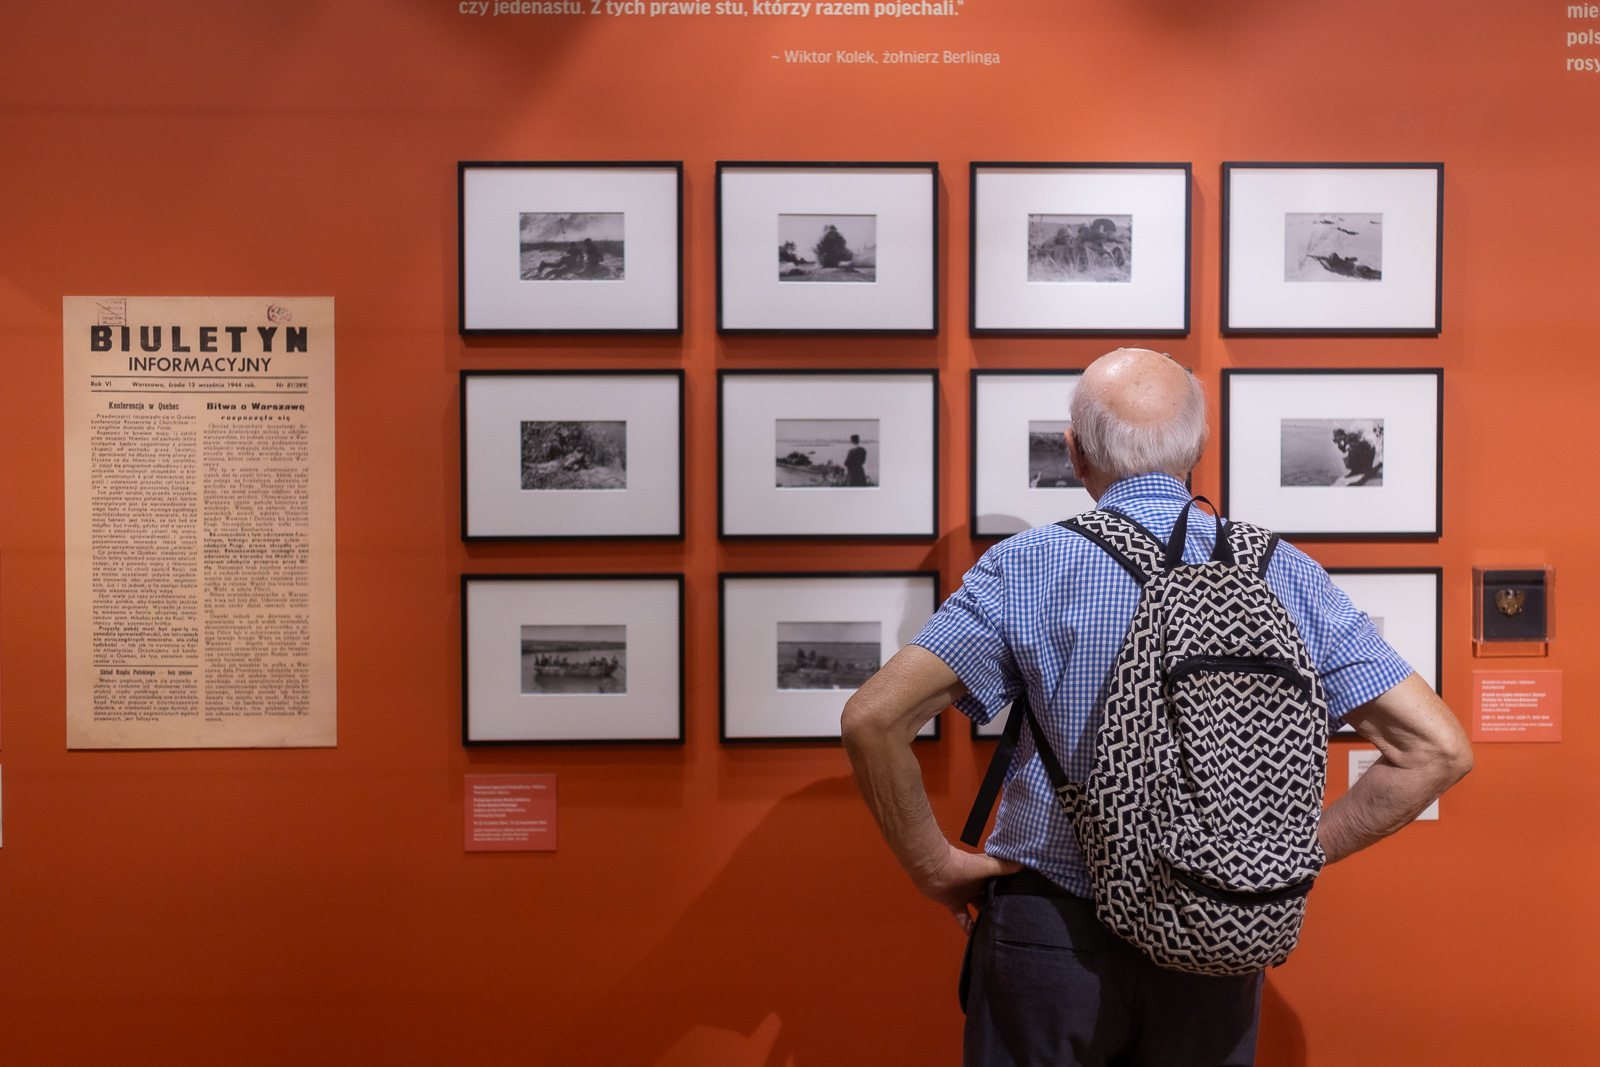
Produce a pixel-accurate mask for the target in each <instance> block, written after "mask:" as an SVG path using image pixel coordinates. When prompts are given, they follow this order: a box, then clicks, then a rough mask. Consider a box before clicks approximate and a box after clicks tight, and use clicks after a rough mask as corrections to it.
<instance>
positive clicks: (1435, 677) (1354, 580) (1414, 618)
mask: <svg viewBox="0 0 1600 1067" xmlns="http://www.w3.org/2000/svg"><path fill="white" fill-rule="evenodd" d="M1328 576H1329V577H1330V578H1332V579H1333V584H1334V585H1337V586H1338V587H1339V588H1340V589H1342V590H1344V592H1345V595H1346V596H1348V597H1349V598H1350V600H1351V602H1352V603H1354V604H1355V606H1356V607H1358V608H1360V609H1361V610H1362V611H1364V612H1366V613H1367V614H1368V615H1369V616H1371V618H1372V623H1373V625H1374V626H1376V627H1377V628H1378V633H1379V635H1380V636H1382V638H1383V639H1384V640H1385V641H1387V642H1389V647H1391V648H1393V649H1394V650H1395V651H1396V652H1398V653H1399V654H1400V656H1401V657H1402V658H1403V659H1404V660H1405V661H1406V662H1407V663H1409V664H1411V669H1412V670H1414V671H1416V672H1417V673H1418V674H1419V675H1421V676H1422V680H1423V681H1425V682H1427V683H1428V684H1429V685H1430V686H1432V687H1433V691H1434V692H1435V693H1437V692H1439V685H1440V680H1441V679H1442V677H1443V675H1444V571H1443V570H1441V569H1440V568H1438V567H1329V568H1328ZM1333 736H1334V737H1336V738H1347V739H1351V740H1359V739H1360V737H1361V735H1360V734H1358V733H1356V732H1355V730H1354V729H1352V728H1351V727H1349V726H1343V727H1340V728H1338V729H1337V730H1335V731H1334V733H1333Z"/></svg>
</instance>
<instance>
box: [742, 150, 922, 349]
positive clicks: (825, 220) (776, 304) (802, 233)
mask: <svg viewBox="0 0 1600 1067" xmlns="http://www.w3.org/2000/svg"><path fill="white" fill-rule="evenodd" d="M938 190H939V166H938V164H936V163H718V164H717V329H718V331H720V332H722V333H813V334H826V333H896V334H915V335H921V336H927V337H932V336H933V335H935V334H937V333H938V332H939V259H938V245H939V219H938V213H939V193H938Z"/></svg>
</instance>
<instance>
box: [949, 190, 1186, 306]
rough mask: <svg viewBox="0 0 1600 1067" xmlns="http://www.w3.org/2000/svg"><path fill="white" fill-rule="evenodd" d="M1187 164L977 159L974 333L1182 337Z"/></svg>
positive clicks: (973, 242) (971, 303)
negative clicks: (978, 161)
mask: <svg viewBox="0 0 1600 1067" xmlns="http://www.w3.org/2000/svg"><path fill="white" fill-rule="evenodd" d="M1189 179H1190V170H1189V164H1187V163H974V164H972V211H971V217H970V223H971V226H972V238H971V256H972V264H971V266H972V269H971V272H970V285H971V300H970V301H969V308H968V310H969V313H970V316H971V318H970V328H971V331H972V333H973V334H974V335H981V334H1054V335H1064V336H1070V335H1075V334H1076V335H1099V336H1134V335H1137V336H1141V337H1180V336H1183V335H1186V334H1187V333H1188V332H1189V230H1190V226H1189V218H1190V197H1189V184H1190V181H1189Z"/></svg>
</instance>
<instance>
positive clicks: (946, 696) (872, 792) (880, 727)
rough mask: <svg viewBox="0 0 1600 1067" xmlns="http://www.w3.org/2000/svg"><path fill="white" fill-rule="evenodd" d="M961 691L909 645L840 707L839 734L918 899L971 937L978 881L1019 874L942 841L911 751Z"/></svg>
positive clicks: (944, 669) (938, 664) (930, 657)
mask: <svg viewBox="0 0 1600 1067" xmlns="http://www.w3.org/2000/svg"><path fill="white" fill-rule="evenodd" d="M966 692H967V689H966V686H964V685H962V684H961V679H960V678H958V677H956V673H955V672H954V671H952V670H951V669H950V668H949V667H948V666H947V665H946V664H945V662H944V661H943V660H941V659H940V658H939V657H938V656H935V655H934V654H933V653H932V652H929V651H928V650H927V649H925V648H919V647H918V646H916V645H907V646H906V647H905V648H902V649H901V650H900V651H899V652H897V653H895V655H894V657H893V658H892V659H890V660H889V662H888V663H886V664H884V665H883V669H882V670H880V671H879V672H878V673H877V674H875V675H873V676H872V677H871V678H869V679H867V682H866V684H865V685H863V686H862V687H861V688H860V689H858V690H856V693H855V695H854V696H852V697H851V698H850V700H849V701H848V702H847V703H846V704H845V706H844V717H843V720H842V723H841V728H842V730H843V732H844V745H845V750H846V751H847V752H849V754H850V765H851V767H852V768H854V770H855V774H856V784H857V785H858V786H860V788H861V795H862V797H863V798H864V799H865V800H866V802H867V807H869V808H871V809H872V816H873V818H875V819H877V820H878V828H879V829H880V830H882V831H883V836H884V838H885V839H887V840H888V842H889V847H890V848H891V849H893V850H894V854H895V858H896V859H898V860H899V861H900V865H901V866H902V867H904V868H905V869H906V873H907V874H909V875H910V876H911V880H912V882H914V883H915V884H916V887H917V888H918V889H919V890H920V891H921V892H922V893H923V895H924V896H926V897H928V898H929V899H930V900H934V901H937V902H938V903H940V904H942V905H944V906H945V907H946V908H947V909H949V911H950V914H951V915H953V916H955V920H956V922H957V923H959V924H960V926H961V928H962V929H963V930H970V929H971V927H972V917H971V914H970V913H969V912H968V910H967V906H968V905H969V904H975V903H977V901H978V899H979V897H980V895H981V894H982V892H983V883H984V881H985V880H986V879H989V878H992V877H994V876H996V875H1001V874H1010V873H1011V872H1012V871H1015V870H1017V869H1018V867H1017V865H1016V864H1014V863H1008V862H1006V861H1004V860H997V859H993V858H992V857H989V856H984V855H980V854H976V853H972V852H966V851H963V850H962V849H959V848H956V847H955V846H954V845H952V844H951V843H950V842H949V841H947V840H945V836H944V834H943V833H942V832H941V831H940V830H939V824H938V822H937V821H936V820H935V819H934V817H933V809H932V808H931V807H930V806H929V805H928V794H927V793H926V791H924V790H923V788H922V768H921V767H920V766H918V764H917V757H916V756H915V755H914V754H913V753H912V751H911V742H912V739H913V738H915V737H916V735H917V731H918V730H920V729H922V727H923V724H924V723H926V722H927V721H928V720H929V719H931V718H933V717H934V716H935V715H937V714H939V712H941V711H943V710H944V709H945V708H947V707H949V706H950V705H951V704H952V703H954V702H955V701H957V700H959V699H961V697H963V696H965V695H966Z"/></svg>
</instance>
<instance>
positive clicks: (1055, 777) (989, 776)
mask: <svg viewBox="0 0 1600 1067" xmlns="http://www.w3.org/2000/svg"><path fill="white" fill-rule="evenodd" d="M1024 720H1026V722H1027V724H1028V731H1029V732H1030V733H1032V734H1033V747H1034V749H1035V750H1036V751H1037V752H1038V753H1039V762H1040V763H1042V764H1044V772H1045V774H1046V776H1048V777H1049V779H1050V786H1051V788H1052V789H1054V790H1055V791H1056V794H1057V796H1059V797H1060V798H1061V799H1062V800H1063V801H1068V800H1070V798H1071V796H1072V794H1073V793H1074V792H1075V791H1076V790H1078V789H1080V788H1081V787H1079V786H1077V785H1075V784H1073V783H1071V782H1068V781H1067V772H1066V770H1065V769H1063V768H1062V766H1061V761H1060V760H1059V759H1057V758H1056V754H1055V750H1054V749H1052V748H1051V747H1050V742H1048V741H1046V740H1045V738H1044V731H1043V730H1041V729H1040V728H1039V721H1038V720H1037V719H1035V718H1034V717H1033V707H1032V705H1031V704H1029V703H1028V694H1027V692H1026V691H1024V692H1021V693H1018V694H1017V698H1016V699H1015V700H1013V701H1012V702H1011V717H1010V718H1009V719H1007V720H1006V728H1005V732H1004V733H1002V734H1001V735H1000V743H999V744H997V745H996V746H995V748H994V756H993V757H991V758H990V760H989V769H988V771H986V772H985V773H984V776H983V784H982V785H981V786H979V787H978V796H977V798H976V799H974V800H973V802H972V811H971V812H969V813H968V814H967V825H966V826H964V827H963V828H962V830H961V840H962V842H963V843H964V844H968V845H971V846H972V847H974V848H976V847H977V846H978V838H980V837H982V836H983V828H984V825H985V824H987V823H988V821H989V812H990V811H991V810H992V809H993V808H994V802H995V798H996V797H998V796H999V795H1000V787H1001V786H1003V785H1005V781H1006V771H1007V769H1009V768H1010V766H1011V757H1012V755H1013V754H1014V753H1015V752H1016V751H1017V739H1018V738H1020V737H1021V736H1022V724H1023V722H1024Z"/></svg>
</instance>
